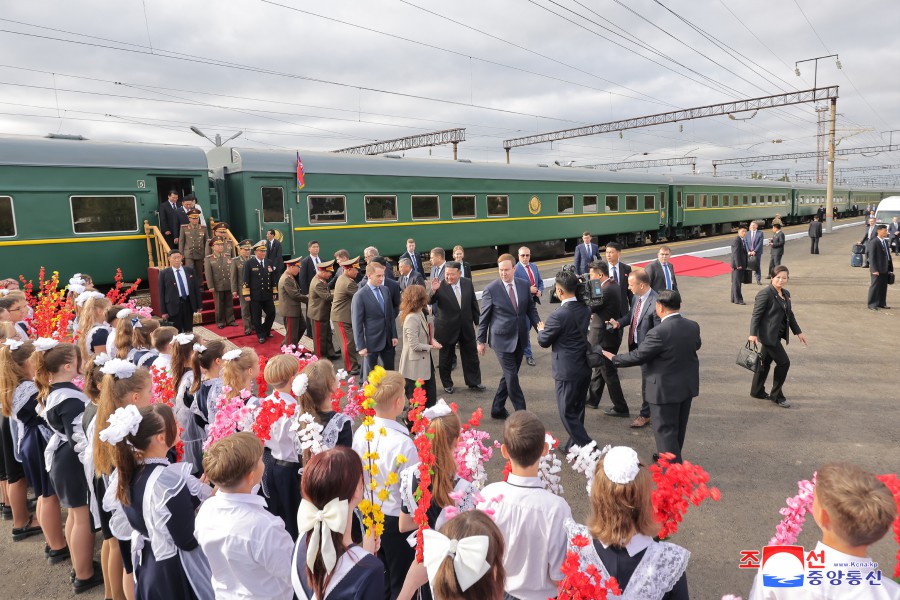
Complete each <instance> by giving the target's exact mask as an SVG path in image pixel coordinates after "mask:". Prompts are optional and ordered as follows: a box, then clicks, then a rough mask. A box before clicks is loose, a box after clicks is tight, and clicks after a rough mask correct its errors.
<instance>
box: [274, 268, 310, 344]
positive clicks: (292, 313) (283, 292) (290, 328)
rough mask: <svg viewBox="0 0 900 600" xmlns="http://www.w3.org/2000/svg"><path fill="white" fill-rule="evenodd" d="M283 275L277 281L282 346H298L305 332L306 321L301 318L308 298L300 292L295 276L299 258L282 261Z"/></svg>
mask: <svg viewBox="0 0 900 600" xmlns="http://www.w3.org/2000/svg"><path fill="white" fill-rule="evenodd" d="M284 267H285V270H284V273H282V274H281V278H280V279H279V280H278V297H279V298H280V300H279V301H278V316H280V317H281V319H282V321H283V322H284V330H285V331H284V342H282V345H283V346H287V345H293V346H297V345H298V344H300V338H301V337H303V332H304V331H306V319H304V318H303V305H304V304H305V303H306V302H307V300H308V296H307V295H306V294H304V293H303V292H301V291H300V283H299V282H298V281H297V275H299V274H300V257H299V256H298V257H297V258H293V259H291V260H286V261H284Z"/></svg>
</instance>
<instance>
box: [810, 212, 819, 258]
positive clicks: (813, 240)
mask: <svg viewBox="0 0 900 600" xmlns="http://www.w3.org/2000/svg"><path fill="white" fill-rule="evenodd" d="M821 237H822V223H821V221H819V216H818V215H816V216H815V217H813V220H812V221H810V222H809V253H810V254H818V253H819V239H820V238H821Z"/></svg>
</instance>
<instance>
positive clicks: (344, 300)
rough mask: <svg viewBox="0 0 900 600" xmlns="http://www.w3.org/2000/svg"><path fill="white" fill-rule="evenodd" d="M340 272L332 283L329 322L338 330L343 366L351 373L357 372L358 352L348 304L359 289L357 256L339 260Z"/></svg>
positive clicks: (356, 373) (355, 373)
mask: <svg viewBox="0 0 900 600" xmlns="http://www.w3.org/2000/svg"><path fill="white" fill-rule="evenodd" d="M340 265H341V267H342V268H341V273H340V275H338V276H337V277H336V282H335V284H334V301H333V302H332V304H331V322H332V324H333V325H334V330H335V331H336V332H338V335H339V338H340V340H341V348H342V350H343V354H344V368H345V369H347V371H348V372H349V373H350V374H351V375H358V374H359V354H358V353H357V352H356V342H355V341H354V340H353V319H352V318H351V317H350V304H351V301H352V300H353V294H355V293H356V290H357V289H359V284H357V283H356V276H357V274H358V273H359V257H358V256H357V257H355V258H348V259H345V260H342V261H341V262H340Z"/></svg>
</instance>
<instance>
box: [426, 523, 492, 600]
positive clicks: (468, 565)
mask: <svg viewBox="0 0 900 600" xmlns="http://www.w3.org/2000/svg"><path fill="white" fill-rule="evenodd" d="M422 533H423V536H424V544H425V548H424V563H425V570H426V571H428V581H432V582H433V581H434V578H435V576H436V575H437V572H438V569H439V568H440V566H441V563H442V562H444V559H445V558H447V557H448V556H452V557H453V572H454V573H456V580H457V581H458V582H459V589H460V591H463V592H464V591H466V590H467V589H469V588H470V587H472V586H473V585H475V583H476V582H477V581H478V580H479V579H481V578H482V577H484V574H485V573H487V572H488V571H490V569H491V565H489V564H488V562H487V560H486V559H487V553H488V548H489V547H490V540H489V539H488V536H486V535H473V536H471V537H466V538H463V539H461V540H451V539H450V538H448V537H447V536H445V535H444V534H442V533H439V532H437V531H435V530H433V529H426V530H425V531H424V532H422Z"/></svg>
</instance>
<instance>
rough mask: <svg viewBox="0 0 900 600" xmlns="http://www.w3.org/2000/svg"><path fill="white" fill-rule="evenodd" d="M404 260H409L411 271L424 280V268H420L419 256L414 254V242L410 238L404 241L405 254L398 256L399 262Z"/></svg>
mask: <svg viewBox="0 0 900 600" xmlns="http://www.w3.org/2000/svg"><path fill="white" fill-rule="evenodd" d="M404 258H406V259H408V260H409V263H410V265H411V266H412V270H413V271H415V272H416V273H418V274H419V275H421V276H422V279H423V280H424V279H425V267H424V266H422V261H421V260H419V254H418V252H416V240H414V239H412V238H409V239H408V240H406V252H404V253H403V254H401V255H400V260H401V261H402V260H403V259H404Z"/></svg>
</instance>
